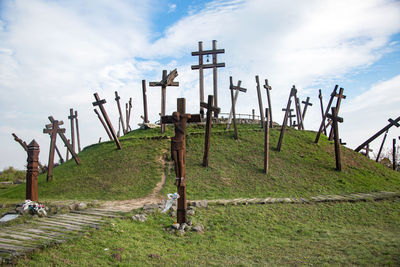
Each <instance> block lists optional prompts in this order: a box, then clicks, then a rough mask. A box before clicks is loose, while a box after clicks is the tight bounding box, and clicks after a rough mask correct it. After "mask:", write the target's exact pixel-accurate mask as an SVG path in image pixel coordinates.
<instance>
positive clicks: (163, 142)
mask: <svg viewBox="0 0 400 267" xmlns="http://www.w3.org/2000/svg"><path fill="white" fill-rule="evenodd" d="M159 131H160V130H159V129H148V130H135V131H132V132H131V133H129V134H127V135H125V136H124V137H122V138H121V143H122V146H123V149H122V150H121V151H119V150H117V149H116V146H115V144H114V143H113V142H105V143H101V144H94V145H91V146H89V147H87V148H85V149H84V150H83V151H82V152H81V153H80V154H79V157H80V158H81V160H82V164H81V165H79V166H78V165H76V164H75V162H74V161H73V160H70V161H68V162H67V163H64V164H62V165H61V166H59V167H57V168H55V169H54V179H53V181H51V182H49V183H47V182H46V175H45V174H44V175H40V177H39V199H40V200H42V201H50V200H63V199H76V200H94V199H98V200H112V199H118V200H120V199H132V198H137V197H141V196H145V195H147V194H149V193H150V192H151V191H152V189H153V188H154V187H155V185H156V183H157V182H158V181H159V180H160V179H161V175H162V171H163V166H162V164H161V162H159V160H157V159H159V158H160V157H163V154H166V155H168V157H169V158H170V151H169V149H170V140H168V139H149V138H150V137H157V136H164V137H166V136H173V127H172V126H169V127H167V131H166V133H165V134H163V135H160V133H159ZM187 132H188V134H189V135H188V137H187V184H188V186H187V193H188V198H189V199H201V198H208V199H216V198H236V197H263V196H282V197H285V196H289V197H295V196H305V197H307V196H312V195H317V194H330V193H334V194H342V193H353V192H371V191H381V190H387V191H396V190H399V189H400V173H398V172H394V171H392V170H391V169H389V168H387V167H385V166H383V165H381V164H377V163H375V162H374V161H372V160H369V159H367V158H366V157H364V156H362V155H361V154H358V153H355V152H354V151H352V150H350V149H347V148H345V147H342V169H343V171H342V172H338V171H336V170H335V157H334V151H333V142H330V141H328V140H327V138H326V137H325V136H322V138H321V140H320V142H319V144H318V145H317V144H314V142H313V141H314V138H315V133H314V132H309V131H296V130H293V129H289V130H288V131H287V132H286V134H285V138H284V140H283V146H282V151H281V152H277V151H276V144H277V142H278V137H279V129H273V130H272V131H271V137H270V144H271V145H270V147H271V150H270V171H269V173H268V175H265V174H264V173H263V172H262V170H263V147H264V145H263V138H264V137H263V135H264V133H263V131H261V129H260V127H259V125H239V141H235V140H234V139H233V131H232V130H230V131H225V125H215V126H214V127H213V129H212V138H211V149H210V163H209V167H208V168H204V167H202V166H201V163H202V160H203V149H204V126H202V125H193V126H189V127H188V130H187ZM174 179H175V174H174V171H173V170H172V171H171V172H170V173H169V174H168V177H167V182H166V185H165V187H164V188H163V191H162V195H164V196H165V195H166V194H167V193H171V192H175V191H176V187H175V186H174V185H173V182H174ZM24 192H25V185H24V184H23V185H19V186H16V187H14V188H10V189H6V190H2V191H0V203H5V202H12V201H14V202H15V201H22V200H24V197H25V193H24Z"/></svg>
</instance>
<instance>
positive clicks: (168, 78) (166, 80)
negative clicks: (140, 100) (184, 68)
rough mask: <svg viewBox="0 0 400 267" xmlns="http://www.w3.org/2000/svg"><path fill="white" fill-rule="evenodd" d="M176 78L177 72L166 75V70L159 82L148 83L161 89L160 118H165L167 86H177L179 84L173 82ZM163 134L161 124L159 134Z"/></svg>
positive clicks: (163, 126)
mask: <svg viewBox="0 0 400 267" xmlns="http://www.w3.org/2000/svg"><path fill="white" fill-rule="evenodd" d="M177 76H178V71H177V70H176V69H174V70H173V71H171V72H170V73H169V74H168V75H167V70H163V72H162V79H161V81H160V82H150V83H149V86H153V87H154V86H160V87H161V117H162V116H165V108H166V94H167V86H179V82H174V79H175V78H176V77H177ZM164 132H165V125H164V124H163V123H162V122H161V133H164Z"/></svg>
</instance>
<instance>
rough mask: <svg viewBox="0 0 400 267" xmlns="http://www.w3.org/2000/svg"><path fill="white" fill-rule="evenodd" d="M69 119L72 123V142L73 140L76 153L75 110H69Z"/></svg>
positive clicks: (73, 148)
mask: <svg viewBox="0 0 400 267" xmlns="http://www.w3.org/2000/svg"><path fill="white" fill-rule="evenodd" d="M68 119H69V120H70V121H71V140H72V150H73V151H74V152H75V130H74V128H75V124H74V119H75V114H74V109H72V108H70V109H69V116H68Z"/></svg>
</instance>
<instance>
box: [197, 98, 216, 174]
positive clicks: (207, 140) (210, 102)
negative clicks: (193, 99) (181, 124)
mask: <svg viewBox="0 0 400 267" xmlns="http://www.w3.org/2000/svg"><path fill="white" fill-rule="evenodd" d="M213 103H214V96H212V95H209V96H208V103H204V102H201V103H200V107H202V108H205V109H207V122H206V134H205V140H204V155H203V166H204V167H208V155H209V150H210V139H211V126H212V112H215V113H219V112H220V110H221V109H220V108H219V107H214V106H213Z"/></svg>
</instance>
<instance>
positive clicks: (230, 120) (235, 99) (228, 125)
mask: <svg viewBox="0 0 400 267" xmlns="http://www.w3.org/2000/svg"><path fill="white" fill-rule="evenodd" d="M229 79H231V77H230V78H229ZM240 83H242V82H240ZM231 88H233V90H235V96H234V103H235V105H234V106H235V107H236V102H237V99H238V96H239V92H243V93H246V92H247V89H246V88H243V87H240V86H239V87H237V86H235V85H233V84H232V83H230V85H229V89H231ZM231 102H232V99H231ZM232 117H233V110H232V106H231V111H230V113H229V117H228V122H227V124H226V130H229V128H230V126H231V123H232Z"/></svg>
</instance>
